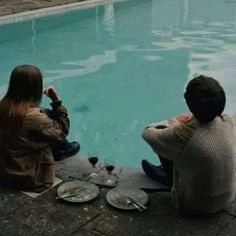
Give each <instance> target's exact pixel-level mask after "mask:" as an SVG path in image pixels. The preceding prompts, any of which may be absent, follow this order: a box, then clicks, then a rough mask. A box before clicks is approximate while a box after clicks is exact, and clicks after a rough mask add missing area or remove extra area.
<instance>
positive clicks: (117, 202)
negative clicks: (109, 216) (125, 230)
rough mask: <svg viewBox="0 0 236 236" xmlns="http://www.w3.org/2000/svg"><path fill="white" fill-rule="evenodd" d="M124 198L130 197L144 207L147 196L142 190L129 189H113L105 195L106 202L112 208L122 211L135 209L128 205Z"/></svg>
mask: <svg viewBox="0 0 236 236" xmlns="http://www.w3.org/2000/svg"><path fill="white" fill-rule="evenodd" d="M125 197H130V198H132V199H133V200H135V201H136V202H137V203H141V204H142V205H145V204H147V202H148V195H147V194H146V193H145V192H144V191H143V190H141V189H139V188H130V187H116V188H113V189H111V190H110V191H109V192H108V193H107V196H106V199H107V202H108V203H109V204H110V205H112V206H113V207H116V208H119V209H122V210H134V209H136V208H135V207H134V206H133V205H132V204H128V203H127V202H126V201H125Z"/></svg>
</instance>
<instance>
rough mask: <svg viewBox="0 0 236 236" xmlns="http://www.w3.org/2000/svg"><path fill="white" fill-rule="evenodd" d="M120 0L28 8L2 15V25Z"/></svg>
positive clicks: (88, 0) (87, 1) (89, 1)
mask: <svg viewBox="0 0 236 236" xmlns="http://www.w3.org/2000/svg"><path fill="white" fill-rule="evenodd" d="M119 1H124V0H85V1H81V2H74V3H68V4H63V5H58V6H53V7H42V8H39V9H35V10H27V11H23V12H19V13H15V14H9V15H4V16H0V26H1V25H5V24H9V23H16V22H21V21H24V20H30V19H34V18H39V17H43V16H48V15H54V14H59V13H64V12H67V11H71V10H78V9H84V8H90V7H94V6H97V5H101V4H106V3H115V2H119Z"/></svg>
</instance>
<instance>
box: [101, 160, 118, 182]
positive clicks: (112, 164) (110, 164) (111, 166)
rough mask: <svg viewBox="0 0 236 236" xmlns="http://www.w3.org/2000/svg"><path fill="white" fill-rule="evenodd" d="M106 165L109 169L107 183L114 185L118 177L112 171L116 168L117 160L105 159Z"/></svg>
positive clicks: (107, 169)
mask: <svg viewBox="0 0 236 236" xmlns="http://www.w3.org/2000/svg"><path fill="white" fill-rule="evenodd" d="M104 167H105V169H106V171H107V179H106V183H107V184H108V185H113V184H114V183H115V182H116V177H115V175H114V174H113V173H112V171H113V170H114V169H115V160H114V159H105V160H104Z"/></svg>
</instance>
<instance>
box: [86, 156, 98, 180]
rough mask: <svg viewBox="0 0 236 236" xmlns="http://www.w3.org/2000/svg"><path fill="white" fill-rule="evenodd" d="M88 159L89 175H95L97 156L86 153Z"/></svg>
mask: <svg viewBox="0 0 236 236" xmlns="http://www.w3.org/2000/svg"><path fill="white" fill-rule="evenodd" d="M88 156H89V157H88V161H89V163H90V164H91V165H92V173H91V174H90V175H89V176H90V177H95V176H97V173H96V164H97V163H98V157H97V156H96V155H88Z"/></svg>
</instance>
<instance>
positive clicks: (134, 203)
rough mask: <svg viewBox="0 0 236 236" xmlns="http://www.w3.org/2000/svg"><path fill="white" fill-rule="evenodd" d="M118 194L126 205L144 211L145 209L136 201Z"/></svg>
mask: <svg viewBox="0 0 236 236" xmlns="http://www.w3.org/2000/svg"><path fill="white" fill-rule="evenodd" d="M118 194H119V196H120V198H121V199H123V200H124V201H125V203H127V204H128V205H133V206H134V207H135V208H136V209H137V210H139V211H143V208H142V207H140V206H139V205H138V204H137V203H136V202H135V201H132V199H130V198H129V197H127V196H124V195H122V194H120V193H118Z"/></svg>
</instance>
